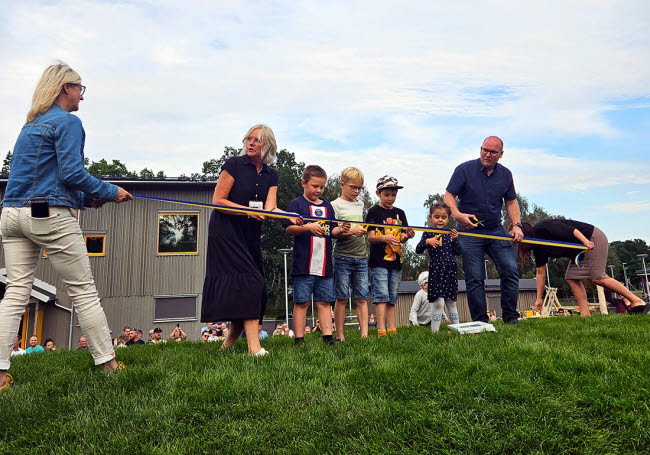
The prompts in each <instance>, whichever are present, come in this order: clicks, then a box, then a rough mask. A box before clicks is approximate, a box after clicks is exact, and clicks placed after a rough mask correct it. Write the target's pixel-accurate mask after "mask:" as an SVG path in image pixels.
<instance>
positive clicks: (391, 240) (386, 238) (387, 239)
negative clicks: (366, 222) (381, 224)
mask: <svg viewBox="0 0 650 455" xmlns="http://www.w3.org/2000/svg"><path fill="white" fill-rule="evenodd" d="M381 241H382V242H384V243H388V244H389V245H399V244H400V241H399V239H398V238H397V237H395V236H394V235H393V234H384V235H382V236H381Z"/></svg>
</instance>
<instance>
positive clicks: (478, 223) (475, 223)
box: [470, 215, 485, 227]
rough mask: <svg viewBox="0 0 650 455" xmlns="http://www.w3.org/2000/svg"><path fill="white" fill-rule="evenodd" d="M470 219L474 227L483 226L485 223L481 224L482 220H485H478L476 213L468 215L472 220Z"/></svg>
mask: <svg viewBox="0 0 650 455" xmlns="http://www.w3.org/2000/svg"><path fill="white" fill-rule="evenodd" d="M472 220H473V221H474V226H475V227H476V226H483V227H485V225H484V224H483V221H485V220H479V219H478V218H476V215H472V216H471V217H470V221H472Z"/></svg>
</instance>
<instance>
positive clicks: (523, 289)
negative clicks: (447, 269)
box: [372, 278, 537, 327]
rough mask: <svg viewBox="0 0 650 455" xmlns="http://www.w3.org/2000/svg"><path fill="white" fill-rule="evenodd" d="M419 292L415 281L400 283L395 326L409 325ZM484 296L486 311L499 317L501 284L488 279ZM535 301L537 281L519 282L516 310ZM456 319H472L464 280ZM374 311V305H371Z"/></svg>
mask: <svg viewBox="0 0 650 455" xmlns="http://www.w3.org/2000/svg"><path fill="white" fill-rule="evenodd" d="M419 290H420V286H419V285H418V283H417V281H402V282H401V283H400V286H399V290H398V291H397V292H398V294H397V308H396V311H397V315H396V316H397V326H398V327H399V326H403V325H408V324H409V313H410V311H411V305H412V304H413V298H414V297H415V294H416V292H418V291H419ZM485 296H486V301H487V306H488V310H489V311H492V310H495V311H496V312H497V316H499V317H501V283H500V280H498V279H490V280H486V281H485ZM536 299H537V280H536V279H535V278H527V279H520V280H519V300H518V301H517V309H518V310H519V311H520V312H523V311H526V310H530V309H531V307H533V306H534V305H535V300H536ZM456 304H457V306H458V318H459V319H460V322H466V321H471V320H472V317H471V316H470V313H469V306H468V305H467V289H466V287H465V280H458V300H457V301H456ZM372 311H374V305H372Z"/></svg>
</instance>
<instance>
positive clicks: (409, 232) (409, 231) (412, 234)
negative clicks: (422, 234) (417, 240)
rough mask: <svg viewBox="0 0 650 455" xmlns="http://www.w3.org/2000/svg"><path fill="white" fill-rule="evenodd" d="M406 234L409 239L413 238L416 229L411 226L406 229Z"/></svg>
mask: <svg viewBox="0 0 650 455" xmlns="http://www.w3.org/2000/svg"><path fill="white" fill-rule="evenodd" d="M404 236H405V237H406V239H407V240H408V239H412V238H413V237H415V231H414V230H413V229H411V228H408V229H406V230H405V231H404Z"/></svg>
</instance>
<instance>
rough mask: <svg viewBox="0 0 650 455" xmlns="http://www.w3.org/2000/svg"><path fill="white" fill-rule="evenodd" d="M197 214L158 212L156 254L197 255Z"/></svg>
mask: <svg viewBox="0 0 650 455" xmlns="http://www.w3.org/2000/svg"><path fill="white" fill-rule="evenodd" d="M198 229H199V214H198V212H193V213H187V212H183V213H181V212H158V254H198V253H199V250H198Z"/></svg>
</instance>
